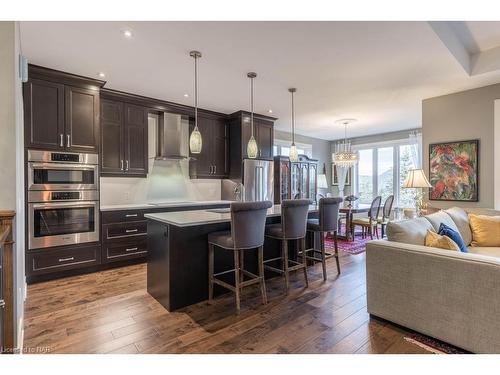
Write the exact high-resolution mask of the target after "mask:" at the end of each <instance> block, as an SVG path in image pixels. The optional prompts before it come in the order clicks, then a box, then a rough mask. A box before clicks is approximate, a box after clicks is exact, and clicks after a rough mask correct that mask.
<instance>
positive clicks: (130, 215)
mask: <svg viewBox="0 0 500 375" xmlns="http://www.w3.org/2000/svg"><path fill="white" fill-rule="evenodd" d="M125 217H137V214H127V215H125Z"/></svg>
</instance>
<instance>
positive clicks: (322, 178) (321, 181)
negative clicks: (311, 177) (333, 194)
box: [318, 174, 328, 189]
mask: <svg viewBox="0 0 500 375" xmlns="http://www.w3.org/2000/svg"><path fill="white" fill-rule="evenodd" d="M318 188H320V189H328V183H327V182H326V174H319V175H318Z"/></svg>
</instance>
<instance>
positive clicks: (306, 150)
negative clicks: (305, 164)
mask: <svg viewBox="0 0 500 375" xmlns="http://www.w3.org/2000/svg"><path fill="white" fill-rule="evenodd" d="M290 145H291V142H290V141H283V140H281V139H275V140H274V147H273V153H274V156H277V155H282V156H289V155H290ZM295 146H297V152H298V153H299V155H307V157H309V158H312V145H308V144H305V143H298V142H295Z"/></svg>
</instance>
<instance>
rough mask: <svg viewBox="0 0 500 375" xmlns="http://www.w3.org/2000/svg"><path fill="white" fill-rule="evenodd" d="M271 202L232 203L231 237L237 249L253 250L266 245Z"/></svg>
mask: <svg viewBox="0 0 500 375" xmlns="http://www.w3.org/2000/svg"><path fill="white" fill-rule="evenodd" d="M272 206H273V204H272V202H270V201H259V202H235V203H231V236H232V237H233V243H234V248H235V249H252V248H256V247H260V246H262V245H264V231H265V227H266V217H267V210H268V209H269V208H271V207H272Z"/></svg>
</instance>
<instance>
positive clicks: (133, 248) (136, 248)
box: [125, 247, 139, 251]
mask: <svg viewBox="0 0 500 375" xmlns="http://www.w3.org/2000/svg"><path fill="white" fill-rule="evenodd" d="M136 250H139V248H138V247H131V248H129V249H125V251H136Z"/></svg>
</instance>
